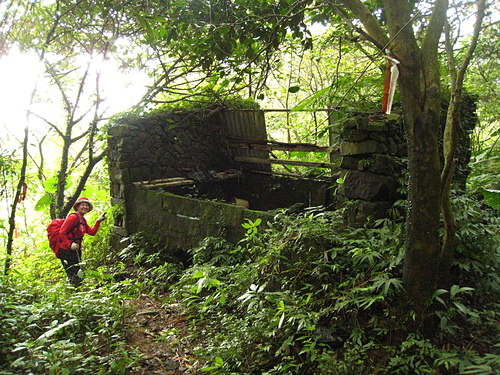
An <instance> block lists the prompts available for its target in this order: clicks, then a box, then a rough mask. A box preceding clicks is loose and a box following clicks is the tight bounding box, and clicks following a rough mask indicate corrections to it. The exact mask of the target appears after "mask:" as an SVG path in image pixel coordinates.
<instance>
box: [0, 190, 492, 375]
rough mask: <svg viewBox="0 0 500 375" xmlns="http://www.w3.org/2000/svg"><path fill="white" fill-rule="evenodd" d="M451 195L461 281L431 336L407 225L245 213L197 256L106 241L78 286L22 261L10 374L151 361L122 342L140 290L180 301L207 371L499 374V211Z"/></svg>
mask: <svg viewBox="0 0 500 375" xmlns="http://www.w3.org/2000/svg"><path fill="white" fill-rule="evenodd" d="M454 202H455V203H454V204H455V206H456V211H457V221H458V224H459V231H458V233H459V246H458V256H457V257H456V262H455V264H454V267H453V270H454V272H453V274H454V286H453V287H452V288H451V289H450V290H438V291H437V292H436V293H435V299H434V301H433V302H432V303H431V304H430V305H429V308H428V313H429V314H430V315H432V316H434V319H436V321H437V323H438V327H439V328H438V331H437V333H436V335H435V336H434V337H433V338H432V339H426V338H423V337H420V336H419V335H418V334H414V333H410V330H409V327H411V325H412V324H414V320H413V312H412V311H407V310H404V309H403V308H402V305H401V303H400V298H401V292H402V290H401V271H402V259H403V251H404V250H403V242H404V229H405V228H404V223H402V222H400V220H399V219H398V218H396V219H397V220H396V221H391V220H382V221H379V222H377V223H375V224H376V226H375V227H374V228H371V229H370V228H348V227H345V225H343V223H342V220H341V213H340V212H328V211H323V210H322V209H320V208H315V209H311V210H308V211H305V212H303V213H300V214H297V215H294V216H289V215H285V214H284V212H281V211H277V212H276V215H275V217H274V220H273V221H272V222H269V223H261V222H259V221H257V222H251V221H247V223H245V224H244V226H245V228H246V229H247V234H246V236H245V238H244V239H243V240H242V241H241V242H240V243H239V244H237V245H234V244H230V243H228V242H226V241H225V240H224V239H221V238H207V239H206V240H205V241H203V242H202V243H201V244H200V246H199V247H197V248H195V249H192V250H191V251H190V257H189V259H186V258H184V259H181V258H179V257H178V256H177V255H178V254H175V253H172V251H171V250H169V249H163V248H162V246H161V243H158V242H154V241H152V240H151V238H147V237H144V236H141V235H140V234H138V235H136V236H135V237H134V238H131V239H130V240H131V244H130V245H129V246H128V247H126V248H125V249H123V250H122V251H120V252H118V253H116V252H112V253H109V249H108V248H107V246H105V245H104V243H103V242H102V239H98V238H97V237H96V238H95V242H94V243H93V244H91V243H89V245H90V247H89V249H88V250H87V251H88V254H89V262H88V263H87V266H86V268H87V271H86V275H87V281H86V283H85V284H84V286H83V287H82V288H81V289H80V290H78V291H75V290H72V289H70V288H69V287H66V286H64V285H63V283H59V282H56V283H54V281H57V280H58V279H59V280H61V281H62V272H60V273H59V275H60V276H57V274H58V271H55V270H54V269H52V270H49V269H45V271H44V272H40V269H39V268H40V265H41V264H43V263H44V262H43V261H42V259H40V262H39V263H36V262H35V263H34V264H38V266H37V267H35V268H38V269H34V268H19V266H18V269H19V270H24V272H22V273H16V274H13V276H12V277H11V278H10V279H7V278H2V279H1V280H0V321H1V324H2V328H3V329H2V332H1V334H0V343H1V347H2V351H1V353H0V356H1V361H0V362H1V363H4V365H2V366H3V367H0V373H1V374H28V373H33V374H45V373H51V374H71V373H81V374H108V373H113V374H127V373H129V372H130V371H131V370H132V369H133V368H134V367H136V366H138V363H139V362H140V358H141V357H140V355H139V354H138V353H136V352H134V350H133V348H129V347H127V345H126V340H125V328H126V327H125V323H124V319H125V317H126V315H127V313H128V312H127V310H126V309H124V307H123V306H124V303H123V302H124V300H127V299H131V298H135V297H136V296H137V295H139V294H140V293H148V294H150V295H151V296H153V297H156V298H158V299H161V300H163V301H164V302H168V303H179V304H181V305H182V306H184V310H185V313H186V314H187V315H188V316H189V319H190V322H191V325H192V329H191V336H192V337H191V339H192V340H193V341H194V342H198V343H199V344H198V347H196V348H193V350H194V352H195V353H196V355H197V356H198V357H199V358H201V359H202V360H204V371H205V372H207V373H219V374H284V373H286V374H345V375H347V374H353V373H357V374H375V373H380V374H417V373H418V374H421V373H429V374H456V373H463V374H494V373H498V371H500V353H499V350H498V349H499V348H498V347H497V338H498V335H499V334H500V332H499V328H498V319H499V313H498V311H500V310H499V306H498V301H499V298H498V297H499V294H500V276H499V275H500V273H499V266H500V252H499V249H500V246H499V239H498V233H497V234H496V235H495V230H497V228H498V225H499V219H498V215H496V214H497V212H494V211H491V210H490V209H485V207H484V206H481V205H480V204H478V203H477V202H476V201H474V200H471V199H469V198H466V197H465V196H460V197H457V198H456V199H455V200H454ZM90 254H94V257H91V256H90ZM54 259H55V258H54ZM46 261H47V260H45V262H46ZM33 262H34V259H33V257H31V262H30V264H32V265H33ZM50 263H52V262H50ZM54 272H55V273H54ZM113 273H114V274H115V275H120V277H121V278H122V279H123V278H125V280H124V281H121V282H117V281H115V280H116V277H113V276H111V274H113ZM33 274H36V277H35V278H33V277H31V276H30V275H33ZM14 280H15V282H14ZM47 283H50V284H52V286H49V285H48V284H47ZM430 302H431V301H430Z"/></svg>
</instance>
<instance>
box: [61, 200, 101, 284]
mask: <svg viewBox="0 0 500 375" xmlns="http://www.w3.org/2000/svg"><path fill="white" fill-rule="evenodd" d="M73 209H74V210H75V211H76V212H73V213H71V214H69V215H68V217H67V218H66V220H64V223H63V225H62V226H61V229H60V230H59V237H60V239H61V244H60V246H59V259H61V263H62V265H63V267H64V270H65V271H66V275H67V276H68V281H69V283H70V284H71V285H73V286H80V284H81V283H82V281H83V277H82V273H81V272H80V271H81V268H80V263H81V260H82V240H83V236H84V235H85V234H89V235H91V236H94V235H95V234H96V233H97V231H98V230H99V226H100V225H101V222H102V221H103V220H104V219H106V216H105V214H104V215H102V216H101V217H100V218H99V219H97V221H96V223H95V224H94V226H93V227H90V226H89V225H88V224H87V220H85V218H84V215H85V214H86V213H88V212H90V211H92V210H93V209H94V206H93V205H92V203H91V202H90V200H89V199H88V198H85V197H81V198H78V199H77V201H76V202H75V204H74V205H73Z"/></svg>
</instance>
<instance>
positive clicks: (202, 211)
mask: <svg viewBox="0 0 500 375" xmlns="http://www.w3.org/2000/svg"><path fill="white" fill-rule="evenodd" d="M232 117H234V116H232ZM232 117H231V118H232ZM253 117H255V118H259V119H260V117H259V116H255V114H254V115H253ZM224 119H225V117H224V116H223V115H221V114H220V112H217V111H216V112H214V113H213V114H211V115H209V116H207V115H206V114H204V113H196V112H195V113H187V112H173V113H170V114H166V113H156V114H151V115H149V116H146V117H139V118H125V119H122V120H121V121H119V122H117V123H116V124H115V125H114V126H112V127H111V128H110V129H109V141H108V145H109V148H108V152H109V158H108V161H109V171H110V177H111V185H112V188H111V194H112V200H113V204H120V205H121V207H122V208H123V209H122V212H121V213H119V214H118V215H117V216H116V217H115V246H118V243H120V240H121V239H122V238H124V237H127V236H129V235H130V234H132V233H137V232H145V233H148V234H149V235H151V236H153V237H156V238H159V239H160V240H161V241H162V243H163V244H164V246H165V248H169V247H172V248H181V249H189V248H190V247H193V246H196V245H197V244H198V242H199V241H201V240H202V239H203V238H205V237H207V236H223V237H225V238H226V239H228V240H229V241H233V242H237V241H238V240H239V239H240V238H241V237H242V235H243V233H244V229H243V228H242V227H241V224H242V223H243V222H245V218H248V219H251V220H254V219H255V218H257V217H261V218H266V217H268V216H269V214H267V213H266V212H265V211H268V210H274V209H280V208H287V207H290V206H295V207H297V206H301V207H311V206H325V207H330V208H332V209H333V208H338V207H342V206H343V205H345V204H346V203H348V204H347V207H348V209H347V210H346V213H347V214H346V220H347V221H349V222H350V223H363V222H364V221H366V219H367V218H368V217H373V218H377V217H382V216H383V215H385V213H386V210H387V209H388V208H389V207H390V206H391V205H392V203H393V202H394V201H395V200H396V199H397V193H396V189H397V178H398V176H399V174H400V170H401V163H400V162H399V158H400V157H401V156H402V155H403V154H404V152H403V150H404V149H405V143H404V139H403V137H402V136H401V127H400V125H401V121H400V120H401V119H400V117H398V116H392V117H390V118H386V117H383V118H376V117H374V116H373V115H372V114H355V115H353V116H351V117H349V118H347V119H345V120H344V123H343V127H342V132H341V134H340V138H341V140H342V143H341V151H342V154H343V157H342V162H341V168H342V176H343V177H344V183H343V184H342V186H341V187H340V189H337V190H336V189H334V187H332V185H334V180H335V178H334V179H332V180H331V181H328V180H326V181H316V180H312V179H305V178H303V179H297V178H291V177H282V176H277V175H272V174H270V173H269V171H268V169H269V167H268V166H265V168H264V169H263V170H262V169H261V170H258V171H257V172H256V173H254V172H251V171H250V170H247V169H246V168H248V167H249V168H252V167H253V166H252V165H248V163H247V164H246V165H245V164H238V163H237V162H235V161H234V158H233V156H234V155H233V154H234V152H233V151H232V149H231V148H230V147H228V143H227V139H228V133H230V134H231V137H237V135H238V134H233V133H234V132H235V131H236V130H237V129H238V127H235V126H228V124H227V123H226V121H225V120H224ZM257 123H258V125H256V126H258V127H259V126H262V121H258V122H257ZM245 124H246V125H245V126H244V127H243V128H244V130H245V131H248V129H247V127H248V126H250V125H249V124H248V123H245ZM228 128H229V129H230V131H229V132H228ZM235 129H236V130H235ZM260 132H262V129H261V130H260ZM252 134H253V133H252ZM259 134H260V133H259ZM224 171H231V172H230V173H229V174H230V175H232V176H233V177H231V178H224V179H217V178H212V177H213V176H215V175H218V174H219V173H218V172H224ZM234 176H235V177H234ZM160 178H161V179H166V178H185V179H192V181H191V182H192V183H191V184H187V185H185V186H184V185H182V186H173V187H166V186H162V187H159V188H156V190H153V189H147V188H145V187H144V186H142V185H141V184H138V182H143V181H150V180H154V179H160ZM134 183H135V184H134ZM335 191H337V193H338V194H337V195H334V192H335ZM234 198H240V199H244V200H247V201H248V204H249V209H246V208H243V207H238V206H236V205H234V204H229V203H230V202H233V201H234ZM353 202H354V203H355V204H352V203H353Z"/></svg>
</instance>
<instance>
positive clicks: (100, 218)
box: [97, 212, 106, 222]
mask: <svg viewBox="0 0 500 375" xmlns="http://www.w3.org/2000/svg"><path fill="white" fill-rule="evenodd" d="M104 220H106V212H105V213H103V214H102V215H101V216H100V217H99V219H97V221H98V222H101V221H104Z"/></svg>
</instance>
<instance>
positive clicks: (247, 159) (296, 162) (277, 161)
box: [234, 156, 337, 168]
mask: <svg viewBox="0 0 500 375" xmlns="http://www.w3.org/2000/svg"><path fill="white" fill-rule="evenodd" d="M234 160H236V161H241V162H245V163H257V164H281V165H296V166H301V167H316V168H337V165H335V164H332V163H322V162H314V161H302V160H289V159H263V158H252V157H246V156H236V157H235V158H234Z"/></svg>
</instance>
